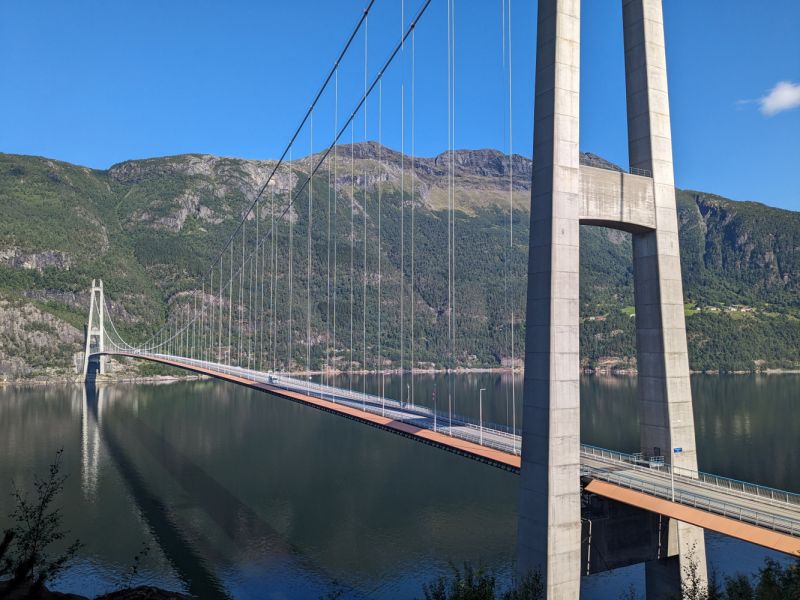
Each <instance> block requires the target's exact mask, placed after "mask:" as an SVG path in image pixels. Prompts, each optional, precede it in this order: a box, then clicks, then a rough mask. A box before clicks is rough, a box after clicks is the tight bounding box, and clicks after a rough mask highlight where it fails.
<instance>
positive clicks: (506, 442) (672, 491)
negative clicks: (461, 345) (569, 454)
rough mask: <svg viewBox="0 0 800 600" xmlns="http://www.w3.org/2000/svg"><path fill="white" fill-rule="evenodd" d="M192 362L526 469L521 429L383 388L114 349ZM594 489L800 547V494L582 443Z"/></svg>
mask: <svg viewBox="0 0 800 600" xmlns="http://www.w3.org/2000/svg"><path fill="white" fill-rule="evenodd" d="M105 354H115V355H118V356H129V357H131V358H143V359H148V360H152V361H156V362H161V363H165V364H170V365H174V366H178V367H181V368H185V369H189V370H192V371H195V372H198V373H203V374H206V375H210V376H212V377H215V378H218V379H223V380H226V381H232V382H235V383H239V384H241V385H246V386H249V387H252V388H255V389H259V390H262V391H266V392H269V393H272V394H275V395H278V396H281V397H284V398H287V399H290V400H293V401H296V402H301V403H303V404H306V405H310V406H314V407H315V408H320V409H322V410H326V411H327V412H333V413H337V414H339V415H342V416H345V417H348V418H351V419H355V420H358V421H362V422H365V423H368V424H370V425H373V426H377V427H380V428H382V429H385V430H388V431H392V432H394V433H398V434H400V435H404V436H405V437H410V438H414V439H417V440H419V441H423V442H425V443H428V444H430V445H434V446H437V447H440V448H443V449H446V450H449V451H451V452H456V453H458V454H461V455H464V456H468V457H470V458H473V459H476V460H479V461H481V462H485V463H488V464H491V465H492V466H496V467H500V468H503V469H505V470H508V471H512V472H516V473H518V472H519V468H520V464H521V461H520V449H521V438H520V432H519V430H512V429H511V428H510V427H506V426H503V425H499V424H496V423H488V422H483V423H481V422H479V421H478V420H476V419H471V418H468V417H464V416H463V415H454V414H451V413H449V412H447V411H442V410H432V409H430V408H428V407H424V406H419V405H414V404H408V403H402V402H398V401H396V400H391V399H388V398H382V397H380V396H374V395H370V394H364V393H362V392H358V391H355V390H347V389H342V388H336V387H332V386H327V385H322V384H318V383H313V382H310V381H303V380H300V379H297V378H295V377H288V376H285V375H277V374H273V373H263V372H260V371H254V370H251V369H245V368H241V367H235V366H228V365H222V364H218V363H213V362H208V361H201V360H195V359H188V358H183V357H176V356H169V355H162V354H147V353H141V352H139V351H133V352H130V351H129V352H106V353H105ZM581 476H582V480H583V483H584V488H585V490H586V491H587V492H589V493H595V494H599V495H602V496H605V497H608V498H612V499H614V500H617V501H620V502H625V503H627V504H632V505H634V506H638V507H640V508H643V509H645V510H650V511H652V512H658V513H660V514H663V515H666V516H669V517H672V518H676V519H678V520H680V521H685V522H688V523H693V524H695V525H699V526H701V527H704V528H706V529H712V530H714V531H718V532H720V533H724V534H726V535H730V536H733V537H737V538H739V539H743V540H745V541H748V542H752V543H755V544H759V545H762V546H765V547H768V548H771V549H774V550H778V551H781V552H787V553H791V554H797V553H800V495H797V494H792V493H790V492H784V491H781V490H774V489H771V488H765V487H762V486H758V485H754V484H749V483H745V482H741V481H737V480H733V479H727V478H722V477H717V476H715V475H709V474H707V473H701V472H693V471H687V470H681V471H679V470H677V469H676V472H675V474H674V475H673V474H672V473H671V472H670V466H669V465H665V464H663V463H661V462H657V461H651V460H645V459H642V458H641V457H638V456H634V455H629V454H623V453H620V452H615V451H610V450H605V449H601V448H595V447H592V446H587V445H584V444H582V445H581Z"/></svg>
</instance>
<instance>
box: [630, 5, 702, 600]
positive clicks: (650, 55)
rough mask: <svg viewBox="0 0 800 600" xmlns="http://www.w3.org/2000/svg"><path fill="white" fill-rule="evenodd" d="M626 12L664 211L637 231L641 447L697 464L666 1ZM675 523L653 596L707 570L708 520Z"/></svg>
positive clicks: (644, 128)
mask: <svg viewBox="0 0 800 600" xmlns="http://www.w3.org/2000/svg"><path fill="white" fill-rule="evenodd" d="M622 19H623V27H624V44H625V82H626V88H627V89H626V95H627V105H628V155H629V159H630V166H631V167H632V168H639V169H646V170H648V171H650V172H651V173H652V176H653V192H654V198H655V213H656V215H655V216H656V228H655V230H653V231H648V232H644V233H634V235H633V274H634V289H635V308H636V350H637V369H638V388H639V428H640V435H641V452H642V454H643V455H645V456H656V455H659V454H660V455H661V456H664V460H665V462H667V463H669V464H671V465H674V466H677V467H683V468H685V469H691V470H693V471H696V470H697V447H696V444H695V431H694V413H693V411H692V390H691V387H690V382H689V355H688V349H687V344H686V318H685V316H684V305H683V282H682V279H681V259H680V252H679V243H678V216H677V210H676V205H675V180H674V174H673V166H672V133H671V126H670V113H669V95H668V88H667V63H666V53H665V46H664V19H663V12H662V6H661V0H623V2H622ZM675 449H681V451H680V452H674V450H675ZM669 528H670V531H669V537H668V539H669V543H668V548H666V556H664V555H663V554H662V555H661V557H660V559H659V560H654V561H648V562H646V563H645V571H646V581H647V593H648V598H650V597H653V598H656V597H657V598H662V597H663V596H664V593H665V592H666V593H670V592H671V593H672V594H673V595H675V596H676V597H680V594H679V592H680V579H681V577H682V576H683V575H684V568H685V567H687V566H688V561H689V560H693V561H694V562H695V563H696V564H697V566H698V572H699V573H700V574H701V575H702V576H703V577H704V578H705V575H706V555H705V536H704V533H703V529H702V528H700V527H697V526H694V525H687V524H685V523H681V522H677V521H674V520H672V521H670V523H669Z"/></svg>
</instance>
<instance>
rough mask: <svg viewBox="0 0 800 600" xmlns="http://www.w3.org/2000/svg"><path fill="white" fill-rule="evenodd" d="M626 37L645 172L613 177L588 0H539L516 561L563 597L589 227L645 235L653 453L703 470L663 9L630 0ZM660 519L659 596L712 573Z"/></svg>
mask: <svg viewBox="0 0 800 600" xmlns="http://www.w3.org/2000/svg"><path fill="white" fill-rule="evenodd" d="M623 31H624V44H625V69H626V91H627V106H628V140H629V157H630V165H631V171H632V173H633V175H625V176H620V177H616V176H613V177H611V178H606V177H603V176H602V175H600V174H598V173H594V171H595V170H596V169H586V168H583V169H582V168H581V166H580V164H579V163H580V152H579V130H580V128H579V121H580V115H579V104H580V102H579V95H580V0H540V2H539V8H538V29H537V56H536V84H535V105H534V144H533V180H532V192H531V228H530V232H531V237H530V256H529V266H528V300H527V302H528V306H527V338H526V350H525V388H524V399H523V402H524V414H523V443H522V466H521V472H520V474H521V481H520V505H519V507H520V508H519V530H518V546H517V547H518V552H517V561H518V571H519V573H520V575H524V574H525V573H527V572H528V571H530V570H535V569H541V571H542V575H543V576H544V578H545V589H546V597H547V598H548V599H551V600H552V599H576V598H578V597H579V596H580V577H581V503H580V392H579V381H578V377H579V370H580V367H579V330H578V327H579V308H578V302H579V298H578V290H579V277H578V271H579V226H580V224H581V223H584V224H590V225H600V226H606V227H611V228H615V229H621V230H624V231H629V232H631V233H632V234H633V262H634V281H635V297H636V300H635V308H636V340H637V363H638V369H639V386H638V387H639V419H640V428H641V450H642V453H643V454H644V455H645V456H648V457H653V456H663V457H664V460H665V462H667V463H669V464H675V465H676V466H680V467H684V468H687V469H692V470H697V454H696V446H695V435H694V417H693V413H692V397H691V389H690V385H689V361H688V351H687V344H686V330H685V327H686V326H685V317H684V309H683V286H682V280H681V267H680V254H679V247H678V220H677V211H676V205H675V189H674V180H673V168H672V140H671V132H670V120H669V102H668V91H667V77H666V55H665V51H664V27H663V16H662V7H661V1H660V0H623ZM582 171H584V173H582ZM626 177H627V178H633V179H632V180H630V182H631V183H633V184H634V186H630V185H629V186H627V188H626V186H625V183H626V179H625V178H626ZM606 179H608V181H606ZM617 179H619V182H617ZM632 187H635V189H634V190H633V193H632V192H631V188H632ZM674 450H677V451H674ZM658 523H659V527H660V531H661V532H662V533H666V542H665V540H664V536H663V535H662V536H660V537H659V544H658V546H657V548H656V549H655V550H654V552H657V554H653V553H651V552H644V551H643V554H642V556H641V560H639V561H638V562H646V572H647V574H648V575H647V581H648V586H649V587H648V598H653V597H656V596H655V594H661V593H662V592H664V591H665V590H668V591H670V592H672V593H675V591H676V590H677V591H679V590H680V582H681V577H684V576H685V572H686V569H685V567H687V566H688V560H689V559H690V558H691V560H693V561H694V563H695V565H696V571H697V573H698V574H699V575H700V576H701V577H703V578H704V577H705V572H706V561H705V544H704V536H703V530H702V529H700V528H698V527H696V526H692V525H687V524H684V523H678V522H672V523H669V520H668V519H667V518H666V517H663V518H661V517H659V521H658ZM609 551H610V552H611V551H612V550H611V549H610V550H609ZM654 557H655V558H654ZM671 557H675V560H673V559H672V558H671ZM611 558H612V559H613V558H614V557H613V556H612V557H611ZM676 586H677V587H676ZM651 588H652V590H651Z"/></svg>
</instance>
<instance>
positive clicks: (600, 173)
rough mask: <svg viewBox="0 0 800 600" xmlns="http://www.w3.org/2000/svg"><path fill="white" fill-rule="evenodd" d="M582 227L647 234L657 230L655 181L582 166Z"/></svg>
mask: <svg viewBox="0 0 800 600" xmlns="http://www.w3.org/2000/svg"><path fill="white" fill-rule="evenodd" d="M579 214H580V222H581V225H596V226H599V227H610V228H612V229H620V230H622V231H627V232H630V233H644V232H646V231H650V230H652V229H654V228H655V226H656V211H655V197H654V192H653V179H652V178H650V177H640V176H639V175H629V174H628V173H620V172H619V171H609V170H608V169H599V168H597V167H590V166H587V165H581V167H580V205H579Z"/></svg>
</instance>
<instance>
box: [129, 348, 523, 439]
mask: <svg viewBox="0 0 800 600" xmlns="http://www.w3.org/2000/svg"><path fill="white" fill-rule="evenodd" d="M124 352H125V353H127V354H134V355H139V356H149V357H152V358H157V359H162V360H170V361H173V362H177V363H182V364H184V365H187V366H193V367H197V368H202V369H207V370H209V371H215V372H218V373H224V374H228V375H233V376H236V377H241V378H243V379H247V380H249V381H253V382H259V383H266V384H270V385H275V386H276V387H281V388H283V389H287V390H291V391H297V392H301V393H304V394H307V395H309V396H316V397H318V398H320V399H324V400H330V401H331V402H334V403H339V404H345V405H347V406H350V407H351V408H356V409H358V410H363V411H365V412H369V413H371V414H376V415H382V416H388V417H390V418H392V419H394V420H397V421H401V422H404V423H408V424H410V425H414V426H417V427H420V428H423V429H429V430H432V431H436V432H438V433H443V434H445V435H449V436H451V437H455V438H459V439H462V440H465V441H468V442H473V443H475V444H479V445H481V446H484V447H487V448H492V449H494V450H499V451H500V452H506V453H508V454H519V452H520V440H521V436H520V435H514V434H513V433H512V431H519V430H514V429H512V428H511V427H506V426H503V425H500V424H497V423H492V422H488V421H484V422H483V432H481V425H480V421H479V420H477V419H472V418H469V417H464V416H463V415H458V414H452V415H451V414H450V413H449V412H444V411H440V410H436V411H434V410H433V409H431V408H428V407H425V406H420V405H418V404H415V405H409V404H408V403H402V402H398V401H397V400H393V399H390V398H384V397H381V396H374V395H372V394H366V393H364V392H358V391H353V390H348V389H343V388H337V387H333V386H328V385H325V384H320V383H315V382H312V381H305V380H302V379H297V378H295V377H289V376H287V375H278V374H275V373H263V372H261V371H255V370H252V369H246V368H244V367H237V366H234V365H225V364H222V363H215V362H210V361H204V360H198V359H192V358H185V357H182V356H172V355H169V354H159V353H152V352H146V351H134V352H130V351H124Z"/></svg>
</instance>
